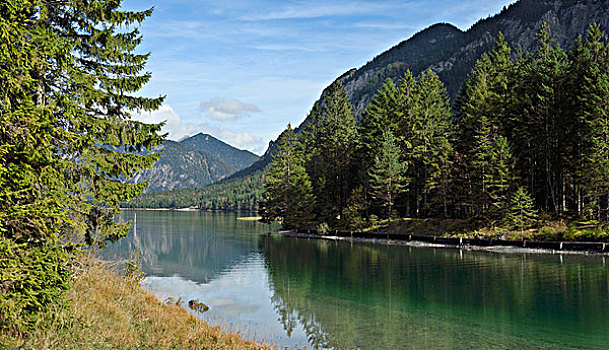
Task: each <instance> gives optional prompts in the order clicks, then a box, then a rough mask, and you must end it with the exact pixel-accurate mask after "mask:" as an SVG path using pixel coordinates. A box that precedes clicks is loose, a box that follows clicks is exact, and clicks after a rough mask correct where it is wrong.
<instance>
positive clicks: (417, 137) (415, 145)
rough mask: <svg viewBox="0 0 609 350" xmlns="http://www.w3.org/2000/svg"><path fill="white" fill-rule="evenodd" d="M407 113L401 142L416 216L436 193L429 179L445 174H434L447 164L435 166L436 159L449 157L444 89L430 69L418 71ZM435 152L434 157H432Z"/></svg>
mask: <svg viewBox="0 0 609 350" xmlns="http://www.w3.org/2000/svg"><path fill="white" fill-rule="evenodd" d="M411 106H412V107H411V108H410V113H409V119H410V120H409V121H410V123H409V124H410V125H409V127H408V128H409V129H408V130H407V131H406V132H405V135H406V140H405V144H406V145H407V146H408V147H407V149H406V152H405V153H404V160H405V161H406V162H408V164H409V173H408V174H409V175H408V177H409V197H410V201H409V202H410V205H409V206H411V207H414V208H415V214H416V215H417V216H420V215H424V212H423V209H424V208H426V207H428V203H430V202H431V201H430V200H431V199H432V198H433V196H434V195H438V193H432V192H433V191H434V189H435V188H436V185H435V184H436V182H435V181H428V180H429V179H430V178H442V177H446V176H447V174H436V173H434V171H439V170H441V171H445V170H447V169H449V167H448V166H446V165H442V166H436V165H435V164H434V163H435V162H437V161H443V162H444V161H447V160H449V159H450V157H451V156H450V154H449V153H450V152H451V149H452V147H450V146H448V145H450V144H452V143H451V141H450V140H451V138H452V135H453V132H452V122H451V119H452V114H451V111H450V103H449V100H448V95H447V93H446V88H445V87H444V85H443V84H442V82H441V81H440V79H439V78H438V76H437V75H436V74H434V73H433V72H431V71H427V72H424V73H422V74H421V75H420V76H419V79H418V82H417V84H416V86H415V88H414V90H413V91H412V102H411ZM432 155H435V156H436V158H434V157H432Z"/></svg>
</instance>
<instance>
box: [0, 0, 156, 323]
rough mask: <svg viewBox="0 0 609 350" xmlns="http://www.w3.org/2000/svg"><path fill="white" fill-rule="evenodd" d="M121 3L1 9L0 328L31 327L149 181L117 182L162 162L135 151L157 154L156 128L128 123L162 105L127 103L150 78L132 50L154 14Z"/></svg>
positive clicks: (110, 235) (120, 231)
mask: <svg viewBox="0 0 609 350" xmlns="http://www.w3.org/2000/svg"><path fill="white" fill-rule="evenodd" d="M120 7H121V1H102V0H95V1H85V2H83V1H61V2H60V1H21V0H17V1H10V2H2V3H0V28H2V40H0V52H1V53H0V76H1V77H2V79H0V99H1V102H0V125H1V126H0V140H2V144H1V145H0V169H2V170H0V173H2V175H3V176H2V180H0V182H1V186H0V279H1V280H2V281H3V288H2V291H0V328H4V327H5V326H7V327H11V326H12V327H15V328H14V329H20V328H22V327H26V326H27V325H31V324H32V323H31V322H33V320H35V318H36V316H35V315H36V314H37V313H38V312H39V311H41V310H43V309H44V307H45V306H47V305H48V304H49V303H50V302H51V301H57V300H58V299H60V297H61V296H62V293H63V291H65V289H66V288H67V285H68V283H69V276H70V272H69V270H68V265H69V262H70V260H71V259H72V258H74V255H73V254H74V253H75V252H76V251H77V250H78V247H79V245H78V244H80V243H85V244H88V245H99V246H103V245H104V243H105V242H107V241H114V240H117V239H119V238H121V237H123V236H125V235H126V234H127V232H128V230H129V228H130V225H129V224H128V223H116V222H115V220H114V218H115V216H116V214H118V213H119V208H118V204H119V203H120V202H125V201H128V200H129V199H131V198H133V197H135V196H136V195H137V194H139V193H140V192H141V191H142V190H143V189H144V188H145V187H146V184H129V183H127V182H126V181H125V180H126V179H129V178H131V177H133V176H134V175H135V174H136V173H137V172H139V171H140V170H142V169H144V168H147V167H150V166H152V164H153V162H154V161H155V160H156V159H158V157H159V154H145V153H142V154H134V153H132V152H138V151H150V150H152V149H154V148H155V147H156V146H158V145H159V144H160V143H161V142H162V141H163V137H161V136H159V135H158V134H157V132H158V131H159V130H160V128H161V125H146V124H142V123H138V122H135V121H132V120H131V119H130V113H131V111H134V110H146V111H150V110H154V109H156V108H157V107H159V106H160V105H161V103H162V101H163V98H162V97H161V98H156V99H149V98H145V97H134V96H132V95H133V94H135V93H136V92H137V91H138V90H139V89H140V88H141V87H142V86H143V84H145V83H146V82H147V81H148V80H149V79H150V74H149V73H141V72H142V70H143V69H144V67H145V64H146V60H147V58H148V55H140V54H136V53H135V51H136V48H137V46H138V45H139V43H140V42H141V40H142V39H141V36H140V35H139V32H138V29H137V26H138V25H139V24H140V23H141V22H142V21H143V20H144V19H146V18H147V17H148V16H150V15H151V13H152V11H151V10H147V11H142V12H128V11H122V10H120ZM125 151H127V152H125ZM25 281H26V282H25ZM32 286H34V287H32ZM30 287H31V288H30ZM28 288H29V289H28ZM6 293H8V294H6ZM7 295H8V298H9V299H8V301H7V299H5V297H6V296H7ZM15 300H18V302H15ZM5 317H8V320H7V319H5Z"/></svg>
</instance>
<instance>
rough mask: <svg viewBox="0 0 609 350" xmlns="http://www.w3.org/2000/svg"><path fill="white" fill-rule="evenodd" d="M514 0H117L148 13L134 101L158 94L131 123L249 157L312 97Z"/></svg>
mask: <svg viewBox="0 0 609 350" xmlns="http://www.w3.org/2000/svg"><path fill="white" fill-rule="evenodd" d="M513 2H514V0H404V1H396V0H386V1H385V0H378V1H370V0H368V1H366V0H362V1H344V0H341V1H331V0H325V1H324V0H310V1H304V0H287V1H285V0H284V1H279V0H267V1H262V0H157V1H144V0H124V2H123V8H124V9H129V10H143V9H147V8H150V7H152V6H154V13H153V15H152V17H150V18H149V19H148V20H146V21H145V22H144V23H143V25H142V27H141V32H142V35H143V37H144V40H143V43H142V44H141V45H140V47H139V49H138V51H139V52H150V53H151V56H150V59H149V61H148V65H147V70H148V71H150V72H151V73H152V79H151V81H150V82H149V83H148V84H147V85H146V86H145V87H144V88H143V89H142V91H141V92H140V94H141V95H144V96H149V97H156V96H159V95H166V99H165V102H164V104H163V106H162V107H161V108H160V109H159V110H157V111H155V112H152V113H144V114H138V115H136V116H135V118H136V119H138V120H140V121H144V122H148V123H158V122H161V121H167V125H166V126H165V129H164V131H165V132H167V133H168V134H169V135H168V138H169V139H171V140H179V139H181V138H182V137H184V136H187V135H190V136H193V135H195V134H197V133H199V132H204V133H208V134H211V135H213V136H215V137H217V138H219V139H220V140H222V141H224V142H226V143H228V144H231V145H233V146H235V147H238V148H241V149H247V150H250V151H252V152H254V153H256V154H259V155H261V154H262V153H264V151H265V150H266V148H267V146H268V142H269V141H271V140H274V139H275V138H277V136H278V135H279V134H280V133H281V131H282V130H284V129H285V128H286V126H287V124H288V123H291V124H292V125H293V126H297V125H299V124H300V123H301V122H302V121H303V120H304V118H305V117H306V115H307V113H308V112H309V110H310V109H311V107H312V106H313V103H314V102H315V101H316V100H317V99H318V98H319V96H320V94H321V91H322V90H323V89H324V88H325V87H327V86H328V85H329V84H330V83H331V82H332V81H334V79H336V78H337V77H338V76H340V75H341V74H343V73H344V72H346V71H347V70H349V69H351V68H357V67H361V66H362V65H364V64H365V63H366V62H368V61H370V60H372V59H373V58H374V57H375V56H377V55H379V54H380V53H382V52H383V51H385V50H387V49H389V48H391V47H393V46H394V45H396V44H398V43H399V42H401V41H403V40H406V39H408V38H409V37H411V36H412V35H413V34H415V33H417V32H418V31H420V30H422V29H425V28H426V27H428V26H430V25H432V24H434V23H438V22H448V23H451V24H453V25H455V26H457V27H459V28H461V29H462V30H467V29H468V28H469V27H470V26H471V25H472V24H474V23H475V22H476V21H478V20H479V19H480V18H485V17H488V16H490V15H493V14H495V13H498V12H500V11H501V9H502V8H503V7H504V6H506V5H509V4H510V3H513Z"/></svg>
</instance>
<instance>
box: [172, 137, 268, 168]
mask: <svg viewBox="0 0 609 350" xmlns="http://www.w3.org/2000/svg"><path fill="white" fill-rule="evenodd" d="M180 144H182V145H185V146H188V147H191V148H194V149H198V150H203V151H206V152H209V153H211V154H213V155H216V156H218V157H219V158H220V159H222V160H223V161H224V162H226V163H227V164H228V165H230V166H232V167H235V168H236V169H237V170H241V169H243V168H247V167H248V166H250V165H252V164H253V163H254V162H255V161H257V160H258V159H259V158H260V157H258V156H257V155H255V154H254V153H252V152H250V151H246V150H241V149H238V148H236V147H233V146H231V145H229V144H227V143H226V142H224V141H222V140H219V139H217V138H215V137H214V136H212V135H209V134H205V133H202V132H200V133H198V134H196V135H195V136H192V137H189V138H187V139H184V140H182V141H180Z"/></svg>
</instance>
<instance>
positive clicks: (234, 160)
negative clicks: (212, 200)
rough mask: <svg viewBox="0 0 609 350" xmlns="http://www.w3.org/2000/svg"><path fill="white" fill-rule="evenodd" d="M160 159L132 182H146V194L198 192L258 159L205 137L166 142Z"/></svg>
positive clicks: (255, 156) (248, 153)
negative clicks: (196, 189) (194, 189)
mask: <svg viewBox="0 0 609 350" xmlns="http://www.w3.org/2000/svg"><path fill="white" fill-rule="evenodd" d="M161 149H162V150H163V155H162V156H161V158H160V159H159V160H158V161H157V162H156V163H155V164H154V166H153V167H152V168H151V169H149V170H146V171H143V172H141V173H140V174H138V175H137V176H136V177H134V178H133V179H131V181H133V182H136V183H139V182H144V181H149V185H148V188H147V189H146V192H147V193H150V192H160V191H170V190H177V189H182V188H200V187H204V186H206V185H210V184H212V183H215V182H218V181H220V180H222V179H225V178H226V177H228V176H230V175H231V174H234V173H235V172H237V171H239V170H240V169H243V168H246V167H248V166H250V165H252V164H253V163H254V162H255V161H257V160H258V159H259V157H258V156H257V155H255V154H253V153H251V152H249V151H244V150H240V149H237V148H235V147H233V146H230V145H228V144H226V143H224V142H222V141H220V140H218V139H216V138H215V137H213V136H211V135H207V134H202V133H201V134H197V135H195V136H192V137H188V138H185V139H183V140H181V141H179V142H175V141H166V142H165V143H164V144H163V145H162V146H161V147H160V149H159V150H161Z"/></svg>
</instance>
